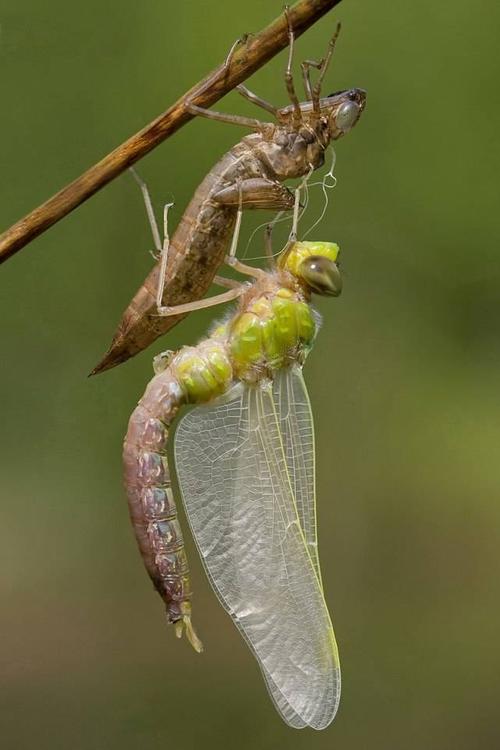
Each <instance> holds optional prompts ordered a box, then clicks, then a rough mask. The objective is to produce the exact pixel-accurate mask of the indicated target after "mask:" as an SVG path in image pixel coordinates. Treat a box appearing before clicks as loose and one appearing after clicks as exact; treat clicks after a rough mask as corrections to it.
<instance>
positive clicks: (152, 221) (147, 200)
mask: <svg viewBox="0 0 500 750" xmlns="http://www.w3.org/2000/svg"><path fill="white" fill-rule="evenodd" d="M129 170H130V172H131V173H132V177H133V178H134V180H135V181H136V182H137V184H138V185H139V187H140V189H141V193H142V197H143V199H144V205H145V207H146V213H147V216H148V219H149V226H150V227H151V234H152V235H153V242H154V246H155V251H156V252H155V253H153V257H154V258H155V260H159V259H160V256H161V250H162V244H161V239H160V232H159V230H158V224H157V223H156V218H155V214H154V210H153V203H152V201H151V195H150V193H149V190H148V186H147V185H146V183H145V182H144V180H142V179H141V178H140V177H139V175H138V174H137V172H136V171H135V169H134V167H129Z"/></svg>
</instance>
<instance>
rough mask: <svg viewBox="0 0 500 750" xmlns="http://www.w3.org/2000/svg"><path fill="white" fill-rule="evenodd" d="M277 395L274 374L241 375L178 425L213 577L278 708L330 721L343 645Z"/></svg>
mask: <svg viewBox="0 0 500 750" xmlns="http://www.w3.org/2000/svg"><path fill="white" fill-rule="evenodd" d="M287 372H288V373H289V375H288V377H293V374H292V371H287ZM283 385H284V384H283ZM275 387H277V386H275ZM275 398H276V394H275V393H273V386H272V385H271V384H267V385H262V386H256V387H246V386H242V385H240V386H236V387H235V388H234V389H232V391H231V392H230V393H229V394H228V395H227V396H226V397H224V398H223V399H219V400H218V401H216V402H214V403H212V404H211V405H208V406H201V407H197V408H195V409H193V410H192V411H191V412H189V413H188V414H187V415H186V416H185V417H184V418H183V419H182V420H181V422H180V423H179V426H178V428H177V432H176V436H175V460H176V468H177V474H178V478H179V484H180V488H181V492H182V496H183V500H184V504H185V507H186V512H187V515H188V519H189V522H190V525H191V528H192V531H193V535H194V538H195V540H196V543H197V545H198V548H199V551H200V554H201V557H202V560H203V562H204V565H205V569H206V571H207V574H208V577H209V579H210V581H211V583H212V586H213V587H214V589H215V591H216V593H217V595H218V597H219V599H220V601H221V603H222V605H223V607H224V608H225V609H226V611H227V612H228V613H229V614H230V615H231V617H232V618H233V620H234V622H235V623H236V625H237V626H238V628H239V629H240V631H241V633H242V635H243V636H244V638H245V639H246V641H247V642H248V644H249V645H250V647H251V649H252V650H253V652H254V654H255V656H256V657H257V660H258V662H259V664H260V667H261V669H262V671H263V674H264V677H265V679H266V682H267V685H268V688H269V691H270V694H271V696H272V698H273V700H274V703H275V705H276V707H277V709H278V711H279V712H280V713H281V715H282V716H283V718H284V720H285V721H286V722H287V723H289V724H291V725H292V726H295V727H303V726H306V725H309V726H312V727H314V728H316V729H322V728H324V727H326V726H327V725H328V724H329V723H330V721H331V720H332V719H333V717H334V715H335V712H336V709H337V705H338V701H339V696H340V670H339V664H338V654H337V647H336V644H335V638H334V634H333V630H332V625H331V622H330V617H329V614H328V611H327V608H326V604H325V601H324V598H323V593H322V590H321V586H320V584H319V580H318V577H317V574H316V572H315V567H314V564H313V561H312V559H311V555H310V553H309V551H308V546H307V544H306V540H305V536H304V532H303V530H302V527H301V522H300V518H299V511H298V507H297V504H296V500H295V497H294V488H296V487H298V486H302V482H299V480H297V478H295V477H294V479H293V480H291V478H290V475H289V471H288V466H287V455H288V456H290V455H291V453H290V450H289V449H288V448H287V447H286V446H287V445H288V440H289V438H288V437H286V433H285V439H283V435H282V430H281V427H282V423H283V419H282V416H281V414H282V409H281V407H280V409H279V410H277V408H276V404H275ZM289 408H291V407H290V406H289ZM287 424H288V425H292V424H293V422H292V421H290V419H288V422H287ZM290 429H292V428H290ZM294 440H295V438H294ZM294 455H295V454H294ZM304 523H305V521H304Z"/></svg>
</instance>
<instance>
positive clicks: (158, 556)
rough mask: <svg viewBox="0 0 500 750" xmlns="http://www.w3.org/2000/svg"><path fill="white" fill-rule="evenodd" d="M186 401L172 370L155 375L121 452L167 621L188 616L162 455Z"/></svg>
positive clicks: (184, 567)
mask: <svg viewBox="0 0 500 750" xmlns="http://www.w3.org/2000/svg"><path fill="white" fill-rule="evenodd" d="M183 401H184V399H183V396H182V391H181V389H180V387H179V385H178V383H177V381H176V379H175V377H174V376H173V374H172V372H171V370H170V368H167V369H166V370H164V371H163V372H162V373H160V374H159V375H156V376H155V377H154V378H153V379H152V380H151V382H150V383H149V385H148V387H147V389H146V392H145V394H144V396H143V397H142V399H141V400H140V402H139V404H138V406H137V408H136V409H135V410H134V412H133V413H132V416H131V418H130V421H129V426H128V431H127V435H126V437H125V442H124V449H123V462H124V469H125V487H126V491H127V495H128V503H129V510H130V517H131V519H132V524H133V527H134V531H135V535H136V538H137V543H138V545H139V549H140V551H141V555H142V558H143V560H144V564H145V566H146V569H147V571H148V573H149V575H150V577H151V579H152V581H153V583H154V585H155V588H156V590H157V591H158V593H159V594H160V596H161V597H162V599H163V601H164V602H165V605H166V608H167V617H168V621H169V622H174V623H175V622H179V621H182V620H185V618H186V616H189V615H190V611H191V604H190V596H191V592H190V581H189V569H188V563H187V559H186V553H185V550H184V541H183V537H182V531H181V528H180V525H179V521H178V520H177V509H176V506H175V501H174V496H173V492H172V482H171V476H170V470H169V466H168V461H167V456H166V451H167V440H168V430H169V426H170V424H171V422H172V420H173V419H174V417H175V415H176V413H177V410H178V408H179V406H180V405H181V404H182V403H183Z"/></svg>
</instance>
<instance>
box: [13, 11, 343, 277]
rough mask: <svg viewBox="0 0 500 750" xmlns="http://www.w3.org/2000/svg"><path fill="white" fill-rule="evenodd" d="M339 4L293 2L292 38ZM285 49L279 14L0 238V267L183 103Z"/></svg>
mask: <svg viewBox="0 0 500 750" xmlns="http://www.w3.org/2000/svg"><path fill="white" fill-rule="evenodd" d="M339 2H340V0H299V2H297V3H296V4H295V5H293V6H292V7H291V8H290V17H291V21H292V26H293V29H294V32H295V35H296V36H300V35H301V34H302V33H303V32H304V31H306V29H308V28H309V27H310V26H312V25H313V24H314V23H315V22H316V21H317V20H318V19H319V18H321V16H323V15H324V14H325V13H327V12H328V11H329V10H330V9H331V8H333V7H334V6H335V5H338V4H339ZM287 45H288V32H287V23H286V19H285V15H284V14H282V15H280V16H279V18H277V19H276V20H274V21H273V22H272V23H271V24H269V26H267V27H266V28H265V29H263V31H261V32H260V33H258V34H256V35H252V36H250V37H248V39H247V40H246V41H245V43H244V44H241V45H239V46H238V47H237V48H236V50H235V52H234V55H233V56H232V58H231V61H230V64H229V67H227V68H225V66H224V64H223V65H221V66H219V68H217V69H216V70H215V71H214V72H212V73H210V74H209V75H208V76H206V78H204V79H203V80H202V81H200V82H199V83H197V84H196V85H195V86H193V88H192V89H190V91H188V92H186V93H185V94H184V95H183V96H181V98H180V99H178V101H177V102H175V104H173V105H172V106H171V107H170V108H169V109H167V111H166V112H164V113H163V114H162V115H160V116H159V117H157V118H156V120H153V122H151V123H150V124H149V125H146V127H145V128H143V129H142V130H140V131H139V132H138V133H136V134H135V135H133V136H132V137H131V138H129V139H128V140H127V141H125V143H122V145H121V146H118V148H115V150H114V151H111V153H109V154H108V155H107V156H105V157H104V158H103V159H101V161H100V162H98V163H97V164H94V166H92V167H90V169H88V170H87V171H86V172H84V173H83V174H82V175H81V176H80V177H78V178H77V179H76V180H74V181H73V182H71V183H70V184H69V185H67V186H66V187H65V188H63V189H62V190H60V191H59V192H58V193H56V194H55V195H54V196H52V198H49V200H48V201H46V202H45V203H42V205H41V206H38V208H35V209H34V210H33V211H32V212H31V213H29V214H28V215H27V216H25V217H24V218H23V219H20V220H19V221H18V222H17V223H16V224H14V225H13V226H12V227H10V229H7V231H6V232H4V233H3V234H2V235H0V263H3V261H5V260H7V258H10V257H11V256H12V255H14V253H16V252H17V251H18V250H21V248H23V247H24V246H25V245H27V244H28V243H29V242H31V240H32V239H34V238H35V237H37V236H38V235H39V234H42V232H45V231H46V230H47V229H48V228H49V227H51V226H52V225H53V224H55V223H56V222H57V221H59V220H60V219H62V218H63V217H64V216H66V215H67V214H69V213H70V211H72V210H73V209H74V208H76V207H77V206H79V205H80V204H81V203H83V202H84V201H86V200H87V198H90V196H91V195H93V194H94V193H96V192H97V191H98V190H100V189H101V188H102V187H104V185H107V184H108V182H111V180H114V178H115V177H117V176H118V175H119V174H121V173H122V172H123V171H124V170H125V169H127V167H130V166H131V165H132V164H134V163H135V162H136V161H138V160H139V159H141V158H142V157H143V156H145V155H146V154H147V153H149V152H150V151H152V150H153V149H154V148H155V147H156V146H158V144H160V143H161V142H162V141H164V140H165V139H166V138H168V137H169V136H170V135H172V133H175V131H176V130H178V129H179V128H180V127H182V126H183V125H185V124H186V123H187V122H189V120H191V119H192V118H193V115H191V114H189V113H188V112H187V111H186V109H185V103H186V100H187V99H189V100H191V102H192V103H193V104H197V105H198V106H201V107H210V106H212V104H215V102H216V101H218V100H219V99H221V98H222V97H223V96H224V95H225V94H227V93H228V92H229V91H231V90H232V89H234V88H235V86H237V85H238V84H239V83H242V82H243V81H244V80H245V79H246V78H248V77H249V76H250V75H252V73H255V71H256V70H258V69H259V68H261V67H262V66H263V65H264V64H265V63H266V62H267V61H268V60H270V59H271V58H272V57H274V55H276V54H277V53H278V52H280V51H281V50H282V49H284V48H285V47H286V46H287Z"/></svg>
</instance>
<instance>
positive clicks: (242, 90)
mask: <svg viewBox="0 0 500 750" xmlns="http://www.w3.org/2000/svg"><path fill="white" fill-rule="evenodd" d="M236 91H237V92H238V93H239V94H241V96H243V97H244V98H245V99H248V101H249V102H252V104H256V105H257V106H258V107H262V109H265V110H266V112H270V113H271V114H272V115H274V117H276V119H279V113H278V108H277V107H275V106H274V105H273V104H271V103H270V102H268V101H266V100H265V99H263V98H262V97H261V96H258V95H257V94H254V93H253V91H250V89H248V88H247V87H246V86H244V85H243V84H242V83H240V85H239V86H236Z"/></svg>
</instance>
